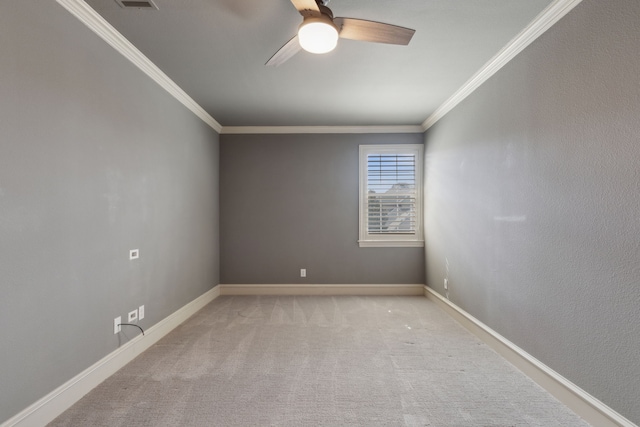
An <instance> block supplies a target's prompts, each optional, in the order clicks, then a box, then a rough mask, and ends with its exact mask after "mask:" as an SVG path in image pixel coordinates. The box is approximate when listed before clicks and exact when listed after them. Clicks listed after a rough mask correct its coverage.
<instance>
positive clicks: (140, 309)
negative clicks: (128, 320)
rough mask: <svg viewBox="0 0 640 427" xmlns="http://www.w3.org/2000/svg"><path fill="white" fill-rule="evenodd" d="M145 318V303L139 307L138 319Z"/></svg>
mask: <svg viewBox="0 0 640 427" xmlns="http://www.w3.org/2000/svg"><path fill="white" fill-rule="evenodd" d="M142 319H144V305H141V306H140V307H138V320H142Z"/></svg>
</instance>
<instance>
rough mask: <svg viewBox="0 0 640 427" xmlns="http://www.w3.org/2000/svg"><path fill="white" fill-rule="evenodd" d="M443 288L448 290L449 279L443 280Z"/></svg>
mask: <svg viewBox="0 0 640 427" xmlns="http://www.w3.org/2000/svg"><path fill="white" fill-rule="evenodd" d="M444 288H445V289H449V279H444Z"/></svg>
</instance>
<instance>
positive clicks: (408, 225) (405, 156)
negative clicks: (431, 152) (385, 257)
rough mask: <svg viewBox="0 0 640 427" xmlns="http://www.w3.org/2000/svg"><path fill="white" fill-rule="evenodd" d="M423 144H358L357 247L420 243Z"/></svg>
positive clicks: (421, 239)
mask: <svg viewBox="0 0 640 427" xmlns="http://www.w3.org/2000/svg"><path fill="white" fill-rule="evenodd" d="M422 162H423V146H422V145H421V144H411V145H361V146H360V239H359V240H358V243H359V244H360V246H361V247H367V246H368V247H371V246H424V238H423V235H422Z"/></svg>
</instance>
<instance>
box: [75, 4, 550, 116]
mask: <svg viewBox="0 0 640 427" xmlns="http://www.w3.org/2000/svg"><path fill="white" fill-rule="evenodd" d="M86 2H87V3H88V4H89V5H90V6H91V7H92V8H93V9H95V10H96V11H97V12H98V13H99V14H100V15H102V17H104V18H105V19H106V20H107V21H108V22H109V23H110V24H111V25H113V26H114V27H115V28H116V29H117V30H118V31H119V32H120V33H122V34H123V35H124V37H126V38H127V39H128V40H129V41H130V42H131V43H133V44H134V45H135V46H136V47H137V48H138V49H139V50H140V51H142V53H144V54H145V55H146V56H147V57H148V58H149V59H150V60H151V61H152V62H153V63H155V64H156V65H157V66H158V67H159V68H160V69H161V70H162V71H164V73H166V74H167V75H168V76H169V77H170V78H171V79H172V80H173V81H174V82H175V83H177V84H178V86H180V87H181V88H182V89H183V90H184V91H185V92H186V93H187V94H188V95H189V96H191V97H192V98H193V99H194V100H195V101H196V102H197V103H199V104H200V105H201V106H202V107H203V108H204V109H205V110H206V111H207V112H208V113H209V114H210V115H211V116H213V117H214V118H215V120H217V121H218V122H219V123H220V124H222V125H223V126H382V125H420V124H421V123H422V122H423V121H424V120H425V119H426V118H427V117H428V116H429V115H431V114H432V113H433V112H434V110H435V109H436V108H438V107H439V106H440V105H441V104H442V103H443V102H444V101H446V100H447V99H448V98H449V97H450V96H451V95H452V94H453V93H454V92H455V91H456V90H458V89H459V88H460V87H461V86H462V85H463V84H464V83H465V82H466V81H467V80H468V79H469V78H470V77H471V76H472V75H473V74H474V73H476V72H477V71H478V70H479V69H480V68H481V67H482V66H483V65H484V64H485V63H486V62H487V61H488V60H489V59H491V58H492V57H493V56H494V55H495V54H496V53H497V52H498V51H499V50H500V49H501V48H502V47H504V46H505V45H506V44H507V43H508V42H509V41H510V40H511V39H512V38H513V37H514V36H516V35H517V34H518V33H519V32H520V31H521V30H522V29H523V28H524V27H525V26H526V25H527V24H529V23H530V22H531V21H532V20H533V19H534V18H535V17H536V16H537V15H538V14H539V13H540V12H541V11H542V10H543V9H544V8H545V7H546V6H548V5H549V4H550V3H551V0H395V1H393V0H387V1H383V0H333V1H332V2H331V3H330V4H329V7H330V8H331V9H332V10H333V13H334V15H335V16H344V17H351V18H361V19H368V20H374V21H382V22H387V23H390V24H394V25H400V26H403V27H409V28H413V29H415V30H416V34H415V35H414V37H413V40H412V41H411V43H410V44H409V45H408V46H393V45H385V44H377V43H365V42H359V41H352V40H344V39H342V40H340V42H339V44H338V47H337V48H336V50H335V51H333V52H331V53H329V54H327V55H313V54H310V53H307V52H304V51H302V52H300V53H298V54H297V55H296V56H295V57H293V58H292V59H291V60H289V61H288V62H286V63H285V64H283V65H281V66H280V67H277V68H274V67H266V66H265V65H264V64H265V62H266V61H267V60H268V59H269V58H270V57H271V55H273V53H275V52H276V51H277V50H278V49H279V48H280V46H282V45H283V44H284V43H285V42H287V41H288V40H289V39H290V38H291V37H292V36H293V35H295V33H296V30H297V27H298V25H299V23H300V22H301V20H302V18H301V16H300V15H299V14H298V12H297V11H296V10H295V8H294V7H293V5H292V4H291V2H290V0H154V2H155V3H156V5H157V6H158V10H148V9H123V8H121V7H120V6H119V5H118V4H117V3H116V1H115V0H86Z"/></svg>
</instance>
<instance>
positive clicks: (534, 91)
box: [426, 0, 640, 423]
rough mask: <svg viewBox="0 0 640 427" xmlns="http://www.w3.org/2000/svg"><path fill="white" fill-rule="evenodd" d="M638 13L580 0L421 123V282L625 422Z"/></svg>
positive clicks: (632, 294) (639, 104)
mask: <svg viewBox="0 0 640 427" xmlns="http://www.w3.org/2000/svg"><path fill="white" fill-rule="evenodd" d="M638 22H640V2H638V1H637V0H612V1H607V2H601V1H595V0H585V1H583V2H582V3H581V4H580V5H579V6H578V7H577V8H576V9H574V10H573V11H572V12H571V13H570V14H569V15H567V16H566V17H565V18H564V19H563V20H561V21H560V22H559V23H558V24H557V25H556V26H554V27H553V28H552V29H551V30H550V31H548V32H547V33H546V34H545V35H543V36H542V37H541V38H540V39H538V40H537V41H536V42H534V43H533V44H532V45H531V46H530V47H528V48H527V49H526V50H525V51H524V52H522V53H521V54H520V55H519V56H517V57H516V58H515V59H514V60H513V61H512V62H511V63H510V64H508V65H507V66H506V67H505V68H503V69H502V70H501V71H500V72H498V73H497V74H496V75H495V76H494V77H492V78H491V79H490V80H489V81H488V82H486V83H485V84H484V85H483V86H482V87H480V88H479V89H478V90H477V91H476V92H475V93H474V94H473V95H471V96H470V97H469V98H467V99H466V100H465V101H464V102H463V103H461V104H460V105H459V106H458V107H456V108H455V109H454V110H453V111H452V112H451V113H449V114H448V115H447V116H446V117H445V118H444V119H442V120H441V121H440V122H438V123H437V124H436V125H435V126H434V127H432V128H431V129H430V130H429V131H428V132H427V135H426V143H427V153H426V159H427V163H426V170H427V178H426V182H427V187H426V194H427V200H426V209H427V213H426V217H427V220H426V222H427V228H426V238H427V248H426V253H427V272H428V278H427V282H428V284H429V285H430V286H431V287H433V288H434V289H435V290H436V291H438V292H440V293H442V294H443V295H444V294H445V291H444V289H443V279H444V278H445V277H446V275H447V274H448V278H449V283H450V292H449V297H450V299H451V300H452V301H453V302H454V303H456V304H458V305H459V306H461V307H462V308H463V309H465V310H467V311H468V312H470V313H471V314H472V315H474V316H475V317H477V318H479V319H480V320H481V321H483V322H485V323H486V324H488V325H489V326H490V327H492V328H493V329H495V330H497V331H498V332H499V333H500V334H502V335H504V336H505V337H507V338H508V339H509V340H511V341H513V342H515V343H516V344H517V345H519V346H521V347H522V348H524V349H525V350H526V351H527V352H529V353H530V354H532V355H533V356H535V357H536V358H538V359H540V360H541V361H542V362H543V363H545V364H547V365H548V366H550V367H551V368H553V369H554V370H556V371H558V372H559V373H560V374H562V375H563V376H565V377H567V378H568V379H570V380H571V381H573V382H574V383H576V384H577V385H578V386H580V387H582V388H583V389H585V390H586V391H588V392H589V393H591V394H592V395H594V396H596V397H597V398H599V399H601V400H602V401H604V402H605V403H606V404H607V405H609V406H611V407H613V408H614V409H616V410H617V411H619V412H620V413H622V414H623V415H625V416H626V417H628V418H630V419H631V420H633V421H634V422H635V423H640V405H639V404H638V402H639V396H640V283H639V280H640V275H639V272H640V270H639V267H638V266H639V265H640V245H639V243H638V241H639V239H640V221H639V220H638V218H639V212H640V174H639V173H638V170H639V169H638V168H639V165H640V144H639V142H640V141H639V140H638V135H639V134H640V119H639V117H640V84H639V80H638V76H640V31H638ZM447 260H448V263H449V271H448V273H447V269H446V262H447Z"/></svg>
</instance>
